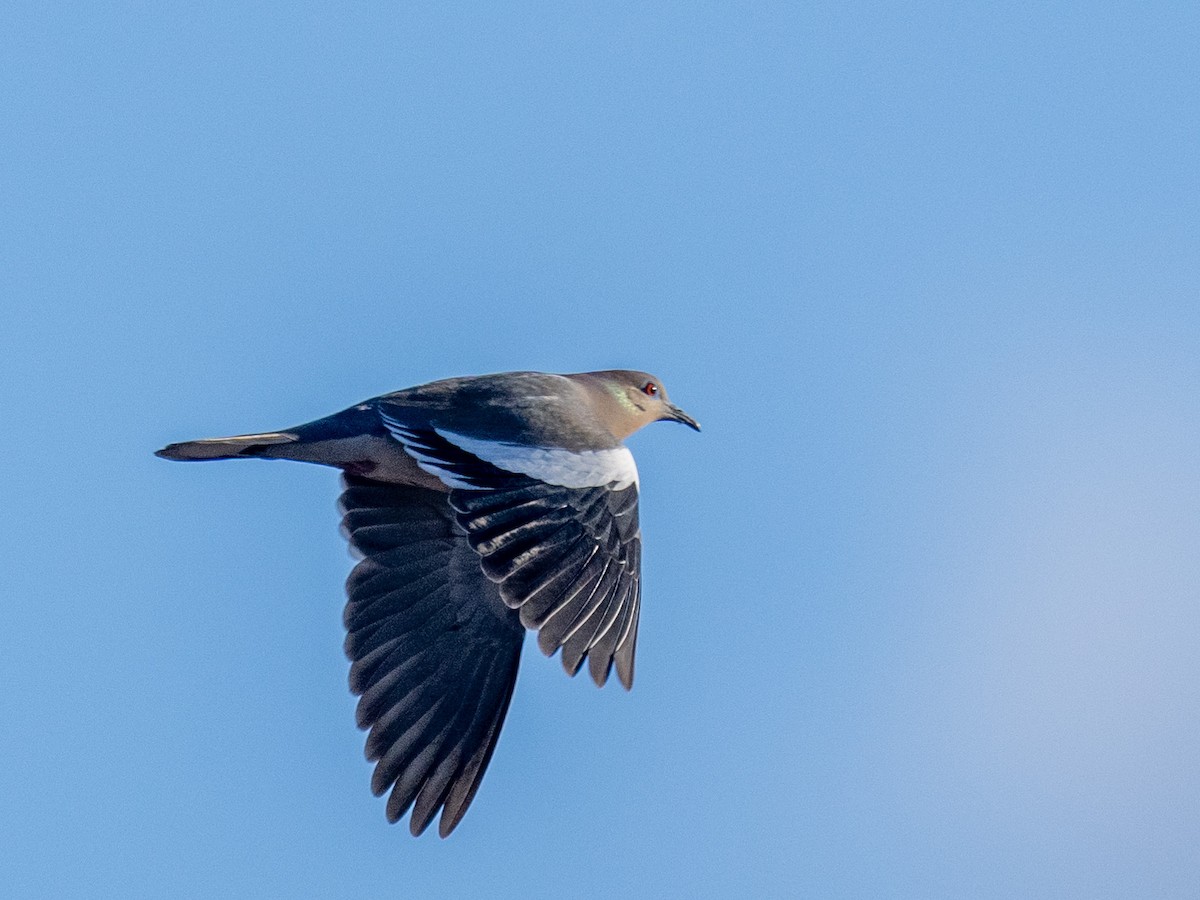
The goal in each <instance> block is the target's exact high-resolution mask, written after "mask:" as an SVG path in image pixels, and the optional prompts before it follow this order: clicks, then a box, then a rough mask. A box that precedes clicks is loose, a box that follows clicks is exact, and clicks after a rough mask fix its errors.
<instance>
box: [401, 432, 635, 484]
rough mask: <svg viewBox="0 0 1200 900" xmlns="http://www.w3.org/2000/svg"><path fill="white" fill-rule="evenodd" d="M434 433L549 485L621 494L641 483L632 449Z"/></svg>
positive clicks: (492, 462)
mask: <svg viewBox="0 0 1200 900" xmlns="http://www.w3.org/2000/svg"><path fill="white" fill-rule="evenodd" d="M389 427H390V426H389ZM434 431H436V432H437V433H438V434H439V435H440V436H441V437H443V438H445V439H446V440H448V441H449V442H450V443H452V444H454V446H456V447H459V448H461V449H463V450H466V451H467V452H468V453H470V454H472V455H473V456H477V457H479V458H480V459H482V460H483V461H484V462H489V463H491V464H492V465H493V466H496V467H497V468H501V469H504V470H505V471H507V472H517V473H519V474H521V475H528V476H529V477H530V478H536V479H538V481H544V482H546V483H547V484H557V485H559V486H560V487H568V488H584V487H604V486H606V485H611V486H612V489H613V490H616V491H620V490H624V489H625V488H627V487H629V486H630V485H631V484H633V485H636V484H637V483H638V471H637V465H636V464H635V463H634V461H633V454H632V453H630V452H629V448H628V447H613V448H612V449H609V450H583V451H580V452H578V453H576V452H575V451H573V450H564V449H562V448H561V447H529V446H525V445H522V444H506V443H504V442H502V441H483V440H479V439H478V438H470V437H467V436H466V435H462V434H456V433H454V432H453V431H446V430H444V429H442V428H435V429H434Z"/></svg>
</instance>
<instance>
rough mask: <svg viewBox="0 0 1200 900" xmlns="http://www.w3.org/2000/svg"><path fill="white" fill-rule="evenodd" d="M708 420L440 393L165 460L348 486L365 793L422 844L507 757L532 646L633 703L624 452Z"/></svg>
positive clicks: (633, 490) (505, 388) (586, 376)
mask: <svg viewBox="0 0 1200 900" xmlns="http://www.w3.org/2000/svg"><path fill="white" fill-rule="evenodd" d="M662 420H667V421H672V422H682V423H683V424H685V425H688V426H690V427H691V428H694V429H696V430H697V431H699V430H700V426H699V425H698V424H697V423H696V420H695V419H693V418H692V417H691V416H689V415H687V413H685V412H683V410H681V409H679V407H677V406H675V405H674V404H673V403H671V401H670V400H669V399H668V398H667V392H666V390H664V389H663V387H662V385H661V383H660V382H659V380H658V379H657V378H655V377H654V376H652V375H648V374H646V373H645V372H633V371H626V370H609V371H603V372H584V373H579V374H574V375H551V374H546V373H542V372H505V373H501V374H497V375H482V376H469V377H463V378H450V379H446V380H444V381H434V382H431V383H429V384H424V385H420V386H418V387H411V388H406V389H405V390H401V391H396V392H394V393H391V394H384V395H383V396H380V397H375V398H374V399H371V400H368V401H366V402H365V403H360V404H358V405H357V406H353V407H351V408H349V409H346V410H344V411H342V412H339V413H334V414H333V415H331V416H327V417H326V418H323V419H317V420H316V421H313V422H309V423H307V424H305V425H300V426H297V427H296V428H290V429H287V430H285V431H273V432H266V433H263V434H246V435H238V436H235V437H224V438H209V439H205V440H198V441H185V442H183V443H178V444H170V445H169V446H167V447H164V448H163V449H162V450H159V451H158V453H157V455H158V456H160V457H163V458H164V459H173V460H189V461H191V460H214V459H233V458H243V457H252V458H258V459H290V460H298V461H301V462H310V463H318V464H321V465H327V466H334V467H336V468H339V469H341V470H342V473H343V476H342V477H343V482H344V490H343V492H342V495H341V500H340V504H339V505H340V508H341V511H342V516H343V518H342V530H343V532H344V534H345V535H346V537H347V538H348V540H349V541H350V545H351V547H352V549H353V550H354V552H355V554H356V556H357V557H359V562H358V564H357V565H356V566H355V567H354V569H353V571H352V572H351V573H350V577H349V579H348V580H347V582H346V593H347V596H348V602H347V604H346V609H345V614H344V621H345V626H346V629H347V632H348V633H347V636H346V643H345V650H346V655H347V656H348V657H349V658H350V662H351V666H350V689H351V691H353V692H354V694H355V695H357V696H358V697H359V700H358V707H357V720H358V725H359V727H360V728H362V729H365V730H368V734H367V739H366V755H367V759H368V760H370V761H371V762H373V763H375V770H374V774H373V777H372V779H371V789H372V791H374V793H375V794H376V795H377V796H379V795H382V794H383V793H385V792H387V791H389V790H390V792H391V793H390V795H389V797H388V801H387V817H388V820H389V821H391V822H395V821H398V820H399V819H400V818H401V817H402V816H404V815H405V813H407V812H408V811H409V810H410V808H411V810H412V814H411V816H410V819H409V827H410V830H411V831H412V833H413V834H414V835H419V834H421V833H422V832H423V831H424V830H425V829H426V827H428V825H429V823H430V822H431V821H432V820H433V818H434V816H436V815H437V814H438V811H439V810H441V817H440V820H439V823H438V831H439V833H440V834H441V836H442V837H446V836H447V835H448V834H450V832H451V831H453V830H454V828H455V826H456V825H458V823H459V821H461V819H462V817H463V814H464V813H465V812H466V810H467V807H468V806H469V805H470V803H471V800H472V798H473V797H474V796H475V792H476V790H477V789H478V787H479V783H480V780H481V779H482V778H483V773H484V771H485V770H486V768H487V765H488V761H489V760H490V759H491V756H492V751H493V750H494V749H495V747H496V740H497V738H498V737H499V734H500V727H501V725H502V724H503V723H504V716H505V714H506V713H507V711H508V704H509V701H510V699H511V698H512V692H513V686H514V684H515V682H516V678H517V665H518V662H519V660H520V655H521V644H522V642H523V640H524V637H525V631H526V629H528V630H532V631H536V632H537V641H538V646H539V647H540V648H541V650H542V651H543V652H544V653H545V654H546V655H552V654H553V653H555V652H556V651H561V654H562V664H563V668H565V669H566V671H567V672H568V673H569V674H571V675H574V674H575V673H576V672H578V671H579V669H580V668H581V667H582V666H583V664H584V663H585V662H586V663H587V666H588V672H589V673H590V675H591V677H592V680H593V681H595V682H596V684H597V685H601V686H602V685H603V684H604V683H605V682H606V681H607V680H608V676H609V674H610V672H611V671H612V669H613V668H614V667H615V669H616V673H617V678H618V679H619V680H620V682H621V684H622V685H624V686H625V688H626V689H627V690H628V689H629V688H630V687H631V686H632V684H633V663H634V649H635V646H636V643H637V626H638V611H639V607H640V603H641V593H642V591H641V578H640V564H641V552H642V551H641V547H642V538H641V530H640V528H639V526H638V510H637V503H638V474H637V467H636V466H635V465H634V461H633V455H632V454H631V453H630V452H629V450H628V448H626V447H625V445H624V443H623V442H624V440H625V438H627V437H629V435H631V434H633V433H634V432H635V431H637V430H638V429H640V428H641V427H643V426H644V425H648V424H650V423H651V422H656V421H662Z"/></svg>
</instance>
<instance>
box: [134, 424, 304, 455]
mask: <svg viewBox="0 0 1200 900" xmlns="http://www.w3.org/2000/svg"><path fill="white" fill-rule="evenodd" d="M299 439H300V438H299V437H298V436H297V435H295V434H292V433H290V432H287V431H270V432H266V433H265V434H239V435H237V436H235V437H222V438H205V439H204V440H202V441H184V442H182V443H180V444H167V446H165V447H163V448H162V449H161V450H159V451H157V452H155V454H154V455H155V456H158V457H161V458H162V459H178V460H184V461H189V462H190V461H198V460H206V459H234V458H236V457H239V456H267V457H269V456H271V455H273V454H272V453H271V447H274V446H277V445H279V444H294V443H295V442H296V441H298V440H299Z"/></svg>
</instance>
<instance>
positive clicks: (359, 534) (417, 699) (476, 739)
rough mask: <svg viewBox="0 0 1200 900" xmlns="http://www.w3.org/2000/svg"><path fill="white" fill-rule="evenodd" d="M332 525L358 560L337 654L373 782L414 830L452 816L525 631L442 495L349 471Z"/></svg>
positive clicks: (482, 749)
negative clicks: (343, 659)
mask: <svg viewBox="0 0 1200 900" xmlns="http://www.w3.org/2000/svg"><path fill="white" fill-rule="evenodd" d="M340 505H341V509H342V512H343V520H342V526H343V530H344V531H345V533H346V535H347V537H348V538H349V540H350V543H351V546H352V547H353V548H354V549H355V550H356V551H357V552H358V553H359V554H360V555H361V556H362V560H361V561H360V562H359V563H358V565H357V566H356V567H355V568H354V570H353V571H352V572H351V574H350V577H349V579H348V581H347V582H346V592H347V594H348V596H349V601H348V603H347V604H346V611H345V623H346V628H347V630H348V632H349V633H348V634H347V637H346V654H347V656H349V657H350V660H351V662H352V665H351V668H350V689H351V690H352V691H353V692H354V693H355V694H357V695H359V701H358V711H357V718H358V725H359V727H360V728H365V729H370V732H369V734H368V735H367V741H366V755H367V759H369V760H371V761H372V762H374V763H375V772H374V776H373V777H372V779H371V789H372V790H373V791H374V792H375V794H376V795H377V796H378V795H380V794H383V793H384V792H385V791H387V790H389V789H390V790H391V795H390V796H389V798H388V803H387V817H388V820H389V821H392V822H395V821H397V820H398V819H400V817H402V816H403V815H404V814H405V813H406V812H407V811H408V810H409V808H410V807H411V808H412V816H411V818H410V822H409V824H410V830H411V831H412V833H413V834H414V835H416V834H420V833H421V832H422V831H424V830H425V828H426V827H427V826H428V825H429V823H430V821H432V819H433V817H434V816H435V815H436V814H437V812H438V810H439V809H441V820H440V822H439V827H438V831H439V833H440V834H441V835H442V837H445V836H446V835H448V834H449V833H450V832H451V831H452V830H453V829H454V827H455V826H456V825H457V824H458V823H459V821H460V820H461V819H462V817H463V814H464V813H465V812H466V810H467V807H468V806H469V805H470V803H471V800H472V798H473V797H474V796H475V791H476V790H477V789H478V787H479V782H480V780H481V779H482V778H483V773H484V771H485V770H486V769H487V764H488V762H489V760H490V759H491V756H492V751H493V750H495V747H496V740H497V738H498V737H499V734H500V728H501V726H502V725H503V723H504V716H505V714H506V713H507V711H508V704H509V700H510V699H511V698H512V691H513V685H514V684H515V682H516V678H517V666H518V663H519V661H520V653H521V642H522V640H523V639H524V635H525V631H524V629H523V628H522V626H521V622H520V620H519V616H518V614H517V613H516V612H514V611H513V610H511V609H509V608H508V606H507V605H506V604H505V602H504V600H503V599H502V598H501V596H500V590H499V588H498V586H497V585H496V584H495V583H493V582H492V581H491V580H490V579H488V578H487V577H485V576H484V574H483V572H482V571H481V569H480V565H479V557H478V556H477V554H476V553H475V552H474V551H473V550H472V549H471V546H470V544H469V543H468V540H467V537H466V535H465V534H464V533H463V531H462V529H461V528H460V527H459V526H458V525H457V524H456V522H455V520H454V512H453V511H452V510H451V509H450V507H449V506H448V505H447V503H446V495H445V494H441V493H437V492H434V491H430V490H426V489H423V488H417V487H408V486H401V485H393V484H385V483H383V482H378V481H373V480H371V479H368V478H362V477H358V476H352V475H347V476H346V477H345V491H344V492H343V493H342V496H341V502H340Z"/></svg>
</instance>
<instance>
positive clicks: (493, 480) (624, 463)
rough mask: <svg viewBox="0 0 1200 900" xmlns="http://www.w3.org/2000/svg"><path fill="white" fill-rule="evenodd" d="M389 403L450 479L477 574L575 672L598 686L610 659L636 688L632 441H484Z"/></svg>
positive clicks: (637, 543) (431, 463) (406, 440)
mask: <svg viewBox="0 0 1200 900" xmlns="http://www.w3.org/2000/svg"><path fill="white" fill-rule="evenodd" d="M389 412H390V411H389ZM389 412H385V413H384V414H383V420H384V424H385V425H386V426H387V428H388V430H389V431H390V432H391V434H392V436H393V437H395V438H396V439H397V440H398V441H400V442H401V444H403V445H404V448H405V450H406V451H407V452H408V453H409V454H410V455H411V456H412V457H413V458H414V459H416V460H417V462H418V464H419V465H420V466H421V468H423V469H425V470H426V471H428V472H430V473H432V474H434V475H437V476H438V477H439V478H440V479H441V480H442V481H443V482H444V483H445V484H446V485H447V486H448V487H450V488H451V492H450V506H452V507H453V508H454V511H455V513H456V514H457V520H458V524H459V525H460V526H461V527H462V529H463V530H464V531H465V532H466V534H467V539H468V541H469V542H470V546H471V547H473V548H474V549H475V552H476V553H478V554H479V556H480V563H481V565H482V570H483V572H484V573H485V574H486V575H487V577H488V578H489V579H491V580H492V581H494V582H496V583H497V584H498V585H499V589H500V596H501V598H502V599H503V600H504V602H505V603H506V604H507V605H508V606H509V607H511V608H513V609H516V610H518V611H519V614H520V621H521V623H522V624H523V625H525V627H527V628H532V629H536V630H537V631H538V646H539V647H540V648H541V649H542V651H543V652H544V653H546V654H547V655H550V654H553V653H554V652H555V651H557V650H559V649H560V648H561V650H562V663H563V667H564V668H565V669H566V670H567V671H568V672H569V673H570V674H572V675H574V674H575V673H576V672H578V671H579V669H580V667H581V666H582V665H583V662H584V660H585V659H586V660H587V662H588V670H589V672H590V673H591V676H592V679H593V680H594V681H595V682H596V684H598V685H603V684H604V683H605V682H606V681H607V679H608V675H609V673H610V671H611V670H612V668H613V666H614V665H615V666H616V670H617V677H618V678H619V679H620V681H621V683H622V684H623V685H624V686H625V687H626V688H627V689H628V688H629V687H631V686H632V684H633V670H634V652H635V648H636V644H637V625H638V612H639V609H640V605H641V575H640V569H641V547H642V542H641V531H640V529H639V526H638V511H637V502H638V488H637V469H636V467H635V466H634V463H633V457H632V455H631V454H630V453H629V451H628V450H627V449H626V448H625V447H622V446H617V447H613V448H607V449H601V450H584V451H571V450H566V449H562V448H545V447H528V446H522V445H516V444H510V443H502V442H496V441H486V440H479V439H473V438H470V437H467V436H464V435H460V434H455V433H453V432H449V431H445V430H440V429H436V428H435V429H430V428H420V427H417V428H413V427H408V426H405V425H404V424H403V423H402V422H401V421H399V420H398V419H397V418H395V416H394V415H391V414H389Z"/></svg>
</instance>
